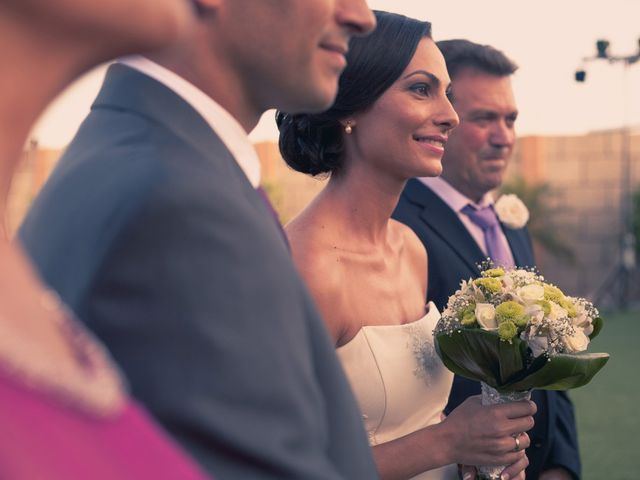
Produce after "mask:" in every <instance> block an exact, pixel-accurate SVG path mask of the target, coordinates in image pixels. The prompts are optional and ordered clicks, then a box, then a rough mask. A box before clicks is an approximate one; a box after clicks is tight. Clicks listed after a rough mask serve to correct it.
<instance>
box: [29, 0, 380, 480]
mask: <svg viewBox="0 0 640 480" xmlns="http://www.w3.org/2000/svg"><path fill="white" fill-rule="evenodd" d="M196 4H197V6H198V15H199V18H198V19H197V21H196V24H195V26H194V27H193V29H192V31H191V35H190V36H189V38H187V39H185V41H183V42H181V43H180V44H178V45H176V46H174V47H172V48H170V49H167V50H165V51H162V52H160V53H155V54H153V55H149V56H148V57H139V56H138V57H129V58H126V59H123V60H122V61H121V62H119V63H116V64H115V65H113V66H112V67H111V68H110V69H109V71H108V73H107V77H106V80H105V83H104V85H103V87H102V90H101V92H100V93H99V95H98V97H97V99H96V101H95V103H94V105H93V108H92V111H91V113H90V114H89V116H88V118H87V119H86V120H85V122H84V124H83V125H82V126H81V128H80V130H79V132H78V134H77V136H76V138H75V139H74V140H73V142H72V143H71V145H70V146H69V147H68V149H67V151H66V152H65V155H64V156H63V158H62V159H61V161H60V163H59V165H58V167H57V169H56V171H55V172H54V173H53V174H52V176H51V178H50V180H49V182H48V184H47V185H46V186H45V188H44V189H43V191H42V193H41V195H40V197H39V198H38V199H37V200H36V202H35V204H34V206H33V209H32V210H31V212H30V214H29V216H28V218H27V220H26V221H25V224H24V225H23V228H22V231H21V240H23V242H24V245H25V247H26V249H27V251H28V252H29V254H30V255H32V257H33V259H34V260H35V263H36V265H37V266H38V268H39V270H40V272H41V273H42V275H43V276H44V278H45V279H46V281H47V282H49V283H50V284H51V285H52V286H53V287H54V288H55V289H56V290H57V291H58V292H59V293H60V295H61V297H62V298H63V299H64V301H65V302H67V303H68V305H70V307H71V308H72V309H73V310H74V311H75V313H76V314H78V316H79V317H80V318H82V319H83V320H84V321H85V322H86V324H87V325H88V326H89V327H90V328H91V329H92V330H93V331H94V332H95V333H96V334H97V335H98V337H100V339H101V340H102V341H104V342H105V344H106V345H107V346H108V348H109V350H110V351H111V353H112V354H113V355H114V357H115V358H116V360H117V361H118V363H119V365H120V366H121V367H122V368H123V370H124V371H125V373H126V374H127V377H128V379H129V381H130V382H131V388H132V391H133V394H134V395H135V396H136V398H139V399H140V400H141V401H143V402H144V403H145V405H146V406H147V407H148V408H149V409H150V411H151V412H152V413H153V414H154V415H156V417H157V418H158V419H159V420H160V421H161V422H162V423H163V425H164V426H165V427H166V428H167V429H168V430H169V431H170V432H171V433H172V434H173V435H174V437H175V438H176V439H177V440H178V441H180V442H181V443H182V444H183V445H184V446H185V447H186V448H187V449H188V450H189V451H190V452H191V453H193V454H194V455H195V456H196V457H197V458H198V459H199V460H200V461H201V462H202V464H203V465H204V466H205V467H206V469H207V470H208V471H209V472H211V473H213V474H214V476H216V477H217V478H222V479H226V478H229V479H245V478H246V479H261V478H273V479H284V478H291V479H293V478H300V479H306V480H313V479H338V478H344V479H347V478H348V479H370V478H375V477H376V473H375V468H374V465H373V461H372V458H371V453H370V452H369V448H368V445H367V441H366V437H365V434H364V431H363V428H362V421H361V419H360V414H359V413H358V409H357V406H356V404H355V401H354V399H353V397H352V394H351V391H350V389H349V386H348V384H347V381H346V379H345V377H344V374H343V372H342V370H341V368H340V365H339V363H338V361H337V359H336V356H335V352H334V350H333V347H332V344H331V342H330V341H329V337H328V335H327V332H326V331H325V329H324V326H323V323H322V320H321V319H320V318H319V316H318V314H317V312H316V309H315V307H314V305H313V303H312V301H311V299H310V297H309V295H308V293H307V290H306V289H305V287H304V286H303V283H302V281H301V280H300V278H299V276H298V274H297V273H296V270H295V267H294V266H293V263H292V261H291V257H290V255H289V251H288V249H287V245H286V243H285V240H284V238H283V235H282V231H281V229H280V226H279V224H278V223H277V222H276V221H275V220H274V217H273V215H272V212H271V211H270V210H269V207H268V205H267V204H266V203H265V201H264V200H265V198H264V197H263V195H262V192H261V191H260V190H258V189H256V187H258V185H259V181H260V164H259V161H258V158H257V155H256V153H255V151H254V149H253V146H252V145H251V143H250V142H249V140H248V137H247V132H249V131H250V130H251V129H252V128H253V127H254V126H255V125H256V123H257V122H258V120H259V118H260V115H261V114H262V113H263V112H264V111H265V110H267V109H269V108H274V107H278V108H286V109H287V110H289V111H318V110H322V109H325V108H327V107H328V106H329V105H330V104H331V102H332V101H333V99H334V97H335V94H336V90H337V82H338V77H339V75H340V73H341V72H342V70H343V68H344V66H345V53H346V50H347V48H348V42H349V38H350V37H351V36H353V35H361V34H365V33H367V32H369V31H370V30H371V29H372V28H373V26H374V17H373V14H372V13H371V11H370V10H369V9H368V8H367V6H366V3H365V2H364V0H271V1H268V2H265V1H264V0H197V1H196ZM70 212H73V213H70Z"/></svg>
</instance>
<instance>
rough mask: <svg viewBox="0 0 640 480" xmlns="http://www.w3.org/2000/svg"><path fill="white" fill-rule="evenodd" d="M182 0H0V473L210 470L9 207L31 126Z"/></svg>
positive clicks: (165, 28)
mask: <svg viewBox="0 0 640 480" xmlns="http://www.w3.org/2000/svg"><path fill="white" fill-rule="evenodd" d="M189 18H190V12H189V4H188V3H187V2H186V0H108V1H91V0H56V1H52V0H0V31H1V32H2V42H1V43H0V65H2V67H1V68H2V74H1V75H0V220H2V221H0V425H1V426H2V427H1V430H2V435H1V436H0V478H1V479H3V480H7V479H11V480H13V479H20V480H21V479H28V480H37V479H65V480H69V479H92V480H97V479H119V480H122V479H147V478H153V479H192V480H196V479H204V478H205V476H204V474H202V473H201V471H200V469H199V468H198V467H197V466H196V465H195V464H194V463H193V462H192V461H191V460H190V459H188V458H187V457H186V456H184V454H183V453H182V452H181V451H180V450H179V449H178V448H177V447H176V445H175V444H174V443H173V442H172V441H171V440H169V438H168V437H167V436H166V435H165V434H164V433H162V432H161V430H160V429H159V428H158V427H157V426H156V425H155V423H154V422H153V421H152V420H151V419H150V418H149V417H148V416H147V415H146V414H145V413H144V411H143V410H142V409H141V408H140V407H139V406H138V405H136V403H135V402H134V401H133V400H132V399H131V398H130V397H128V395H127V393H126V388H125V387H124V384H123V382H122V380H121V378H120V376H119V374H118V372H117V370H116V369H115V368H114V367H113V365H112V364H111V362H110V360H109V357H108V354H107V353H106V352H105V351H103V350H102V348H101V346H100V345H99V344H98V343H97V342H96V340H94V339H93V338H92V337H90V335H89V334H88V333H87V332H85V331H84V330H83V329H82V327H80V326H79V325H78V324H76V323H75V322H74V321H73V319H72V318H71V316H70V314H69V313H68V312H67V310H66V309H65V307H64V306H63V305H61V304H60V303H59V302H58V301H57V297H56V296H55V294H53V293H51V292H49V291H48V290H47V289H46V288H45V287H44V285H43V284H42V282H41V281H40V279H39V278H38V277H37V275H36V274H35V273H34V270H33V269H32V268H31V266H30V264H29V262H28V261H27V260H26V258H25V256H24V254H23V253H22V251H21V250H20V248H19V246H17V245H15V244H13V243H11V242H10V240H9V234H8V231H7V229H6V227H5V222H4V219H5V216H6V215H5V214H6V205H7V198H8V191H9V186H10V183H11V177H12V174H13V172H14V169H15V167H16V163H17V160H18V158H19V156H20V152H21V149H22V147H23V145H24V142H25V139H26V137H27V135H28V132H29V130H30V128H31V126H32V124H33V122H34V121H35V119H36V118H37V116H38V115H39V114H40V113H41V111H42V110H43V109H44V107H45V106H46V105H47V103H49V101H51V100H52V99H53V98H54V97H55V96H56V95H57V94H58V93H59V92H60V90H62V89H63V88H64V87H65V86H67V85H68V84H69V83H70V82H71V81H72V80H73V79H74V78H76V77H77V76H78V75H79V74H80V73H82V72H84V71H85V70H87V69H88V68H90V67H92V66H94V65H96V64H98V63H100V62H103V61H106V60H108V59H110V58H112V57H114V56H117V55H122V54H126V53H131V52H137V51H142V50H147V49H152V48H157V47H160V46H163V45H166V44H168V43H169V42H170V41H172V40H174V39H175V38H176V37H177V36H178V35H179V34H180V33H181V32H182V31H183V30H184V29H185V28H186V27H187V26H188V21H189Z"/></svg>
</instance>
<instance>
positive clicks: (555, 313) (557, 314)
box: [548, 302, 569, 322]
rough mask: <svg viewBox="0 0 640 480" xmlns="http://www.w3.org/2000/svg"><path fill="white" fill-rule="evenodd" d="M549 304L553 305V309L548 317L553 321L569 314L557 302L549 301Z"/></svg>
mask: <svg viewBox="0 0 640 480" xmlns="http://www.w3.org/2000/svg"><path fill="white" fill-rule="evenodd" d="M549 305H550V306H551V311H550V312H549V315H548V318H549V320H551V321H552V322H553V321H555V320H558V319H559V318H567V316H568V315H569V314H568V313H567V311H566V310H565V309H564V308H562V307H561V306H560V305H558V304H557V303H556V302H549Z"/></svg>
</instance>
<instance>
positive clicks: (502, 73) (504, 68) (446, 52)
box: [437, 39, 518, 80]
mask: <svg viewBox="0 0 640 480" xmlns="http://www.w3.org/2000/svg"><path fill="white" fill-rule="evenodd" d="M437 45H438V48H439V49H440V51H441V52H442V55H443V56H444V59H445V61H446V62H447V70H448V71H449V76H450V77H451V79H452V80H454V79H455V77H456V75H457V74H458V73H460V71H461V70H463V69H465V68H474V69H476V70H479V71H481V72H484V73H488V74H490V75H496V76H498V77H507V76H509V75H511V74H513V73H514V72H515V71H516V70H517V69H518V66H517V65H516V64H515V63H514V62H513V61H512V60H511V59H509V57H507V56H506V55H505V54H504V53H502V52H501V51H500V50H497V49H495V48H493V47H492V46H490V45H480V44H478V43H473V42H470V41H469V40H463V39H454V40H441V41H439V42H437Z"/></svg>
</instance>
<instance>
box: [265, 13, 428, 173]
mask: <svg viewBox="0 0 640 480" xmlns="http://www.w3.org/2000/svg"><path fill="white" fill-rule="evenodd" d="M374 13H375V16H376V20H377V27H376V29H375V30H374V31H373V33H371V34H370V35H369V36H367V37H363V38H353V39H352V40H351V42H350V44H349V53H348V54H347V62H348V64H347V67H346V69H345V70H344V72H343V73H342V76H341V77H340V82H339V86H338V95H337V97H336V101H335V103H334V104H333V106H332V107H331V108H330V109H329V110H327V111H326V112H323V113H319V114H293V115H292V114H288V113H284V112H277V113H276V123H277V125H278V129H279V130H280V140H279V146H280V153H281V154H282V156H283V158H284V159H285V161H286V162H287V164H288V165H289V166H290V167H291V168H293V169H294V170H297V171H299V172H302V173H308V174H310V175H319V174H323V173H334V172H337V171H339V170H340V167H341V164H342V151H343V142H342V138H343V135H344V129H343V127H342V125H341V123H340V120H343V119H345V118H347V117H349V116H350V115H353V114H354V113H356V112H362V111H364V110H366V109H367V108H369V107H370V106H371V105H372V104H373V103H374V102H375V101H376V100H377V99H378V98H380V96H381V95H382V94H383V93H384V92H385V91H386V90H387V89H388V88H389V87H390V86H391V85H392V84H393V83H394V82H395V81H396V80H397V79H398V78H399V77H400V75H401V74H402V72H403V71H404V70H405V68H407V65H408V64H409V62H410V61H411V59H412V58H413V55H414V54H415V52H416V49H417V47H418V43H419V42H420V40H422V39H423V38H424V37H429V38H431V24H430V23H429V22H422V21H419V20H415V19H413V18H408V17H405V16H404V15H398V14H395V13H389V12H381V11H374Z"/></svg>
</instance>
